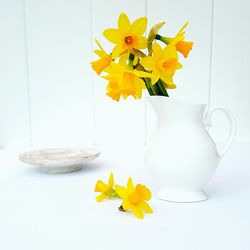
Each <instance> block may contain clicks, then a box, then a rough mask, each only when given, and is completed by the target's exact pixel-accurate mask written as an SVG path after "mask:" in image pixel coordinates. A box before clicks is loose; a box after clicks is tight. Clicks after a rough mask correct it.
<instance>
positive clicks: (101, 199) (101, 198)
mask: <svg viewBox="0 0 250 250" xmlns="http://www.w3.org/2000/svg"><path fill="white" fill-rule="evenodd" d="M105 198H106V195H105V194H100V195H98V196H96V201H97V202H101V201H103V200H104V199H105Z"/></svg>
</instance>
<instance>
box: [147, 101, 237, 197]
mask: <svg viewBox="0 0 250 250" xmlns="http://www.w3.org/2000/svg"><path fill="white" fill-rule="evenodd" d="M148 101H149V103H150V104H151V105H152V107H153V109H154V110H155V112H156V115H157V118H158V123H157V126H156V128H155V130H154V133H153V135H152V139H151V141H150V142H149V144H148V147H147V151H146V155H145V160H146V163H147V165H148V167H149V170H150V172H151V174H152V175H153V177H154V178H155V179H156V181H157V182H158V183H159V184H160V185H161V186H162V190H160V191H159V192H158V198H160V199H163V200H168V201H175V202H196V201H202V200H206V199H207V196H206V195H205V194H204V193H203V192H202V187H203V186H204V185H205V184H206V183H207V182H208V181H209V180H210V179H211V177H212V176H213V174H214V173H215V170H216V168H217V166H218V164H219V162H220V159H221V156H222V155H223V154H224V153H225V152H226V151H227V150H228V149H229V147H230V145H231V144H232V142H233V139H234V135H235V121H234V118H233V116H232V114H231V113H230V112H228V111H225V110H224V109H221V108H213V109H211V111H208V112H207V113H206V114H205V113H204V112H205V109H206V105H197V104H190V103H186V102H182V101H179V100H176V99H172V98H167V97H163V96H150V97H148ZM215 110H221V111H223V112H225V113H226V114H227V116H228V118H229V121H230V125H231V128H230V133H229V137H228V141H227V142H226V144H225V146H224V148H223V150H222V151H221V153H220V152H218V151H217V148H216V145H215V143H214V142H213V140H212V139H211V137H210V136H209V134H208V132H207V130H206V126H211V120H210V118H211V114H212V113H213V112H214V111H215Z"/></svg>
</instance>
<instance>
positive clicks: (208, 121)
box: [204, 107, 236, 157]
mask: <svg viewBox="0 0 250 250" xmlns="http://www.w3.org/2000/svg"><path fill="white" fill-rule="evenodd" d="M214 111H222V112H224V113H225V114H226V116H227V118H228V121H229V124H230V129H229V133H228V137H227V140H226V142H225V144H224V146H223V148H222V149H221V152H219V153H218V154H219V156H220V157H222V156H223V155H224V154H225V153H226V152H227V150H228V149H229V148H230V147H231V145H232V143H233V141H234V138H235V132H236V121H235V118H234V116H233V114H232V112H231V111H230V110H227V109H224V108H221V107H213V108H211V109H210V110H208V111H207V113H206V115H205V119H204V123H205V126H208V127H212V126H213V124H212V121H211V117H212V114H213V112H214Z"/></svg>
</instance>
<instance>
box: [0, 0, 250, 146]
mask: <svg viewBox="0 0 250 250" xmlns="http://www.w3.org/2000/svg"><path fill="white" fill-rule="evenodd" d="M249 11H250V0H214V2H213V1H212V0H175V1H173V0H165V1H164V0H137V1H134V0H126V1H122V0H105V1H103V0H92V1H90V0H43V1H40V0H23V1H22V0H0V31H1V32H0V146H1V147H8V146H22V145H24V146H25V145H33V146H52V145H84V144H112V145H116V144H131V143H132V144H133V145H143V144H145V143H146V141H147V138H148V136H149V135H150V132H151V128H152V126H153V122H152V120H154V118H153V114H152V110H150V108H149V107H148V105H147V104H146V102H145V100H144V99H143V100H141V101H135V100H133V99H129V100H127V101H121V102H120V103H116V102H114V101H112V100H111V99H109V98H108V97H107V96H106V95H105V87H106V82H105V81H104V80H103V79H100V78H99V77H97V76H95V74H94V72H92V70H91V68H90V64H89V62H90V61H91V60H93V59H95V57H94V54H93V53H92V50H93V48H94V47H95V44H94V42H93V40H94V38H98V40H99V41H100V42H102V44H103V45H104V47H105V48H107V49H108V48H110V45H109V44H108V42H106V41H105V42H104V39H103V37H102V31H103V29H105V28H109V27H115V26H116V23H117V18H118V16H119V14H120V12H126V13H127V14H128V16H129V18H130V19H135V18H138V17H140V16H148V18H149V27H150V26H151V25H153V24H155V23H158V22H160V21H166V22H167V25H166V26H165V27H164V29H162V34H164V33H165V32H168V33H167V34H168V35H174V34H175V32H176V31H177V30H178V29H179V27H180V26H181V25H182V24H183V23H184V22H185V21H189V22H190V25H189V27H188V29H187V40H192V41H194V48H193V51H192V52H191V54H190V56H189V58H188V60H186V62H184V68H183V69H182V70H181V71H179V72H178V73H177V74H176V78H175V79H176V83H177V89H176V90H174V91H171V92H170V94H171V96H174V97H177V98H182V99H184V100H190V101H192V102H197V103H208V102H210V103H211V105H220V106H223V107H227V108H230V109H231V110H232V112H233V113H234V115H235V117H236V120H237V127H238V131H237V136H236V141H237V142H250V98H249V94H250V82H249V76H248V70H249V67H250V29H249V23H250V15H249ZM211 51H212V57H211ZM210 77H211V81H210ZM227 129H228V125H227V120H226V118H225V117H224V116H223V115H222V114H219V113H218V114H215V115H214V128H213V129H212V131H211V133H212V136H213V137H214V139H215V140H216V141H224V139H225V137H226V134H227Z"/></svg>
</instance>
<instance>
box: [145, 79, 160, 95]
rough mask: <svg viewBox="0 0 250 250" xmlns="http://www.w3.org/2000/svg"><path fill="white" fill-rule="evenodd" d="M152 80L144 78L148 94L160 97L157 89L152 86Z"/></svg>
mask: <svg viewBox="0 0 250 250" xmlns="http://www.w3.org/2000/svg"><path fill="white" fill-rule="evenodd" d="M150 81H151V80H150V79H147V78H144V82H145V83H146V87H147V89H148V93H149V94H150V95H158V93H157V91H156V89H155V87H154V86H153V85H152V84H151V82H150Z"/></svg>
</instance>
